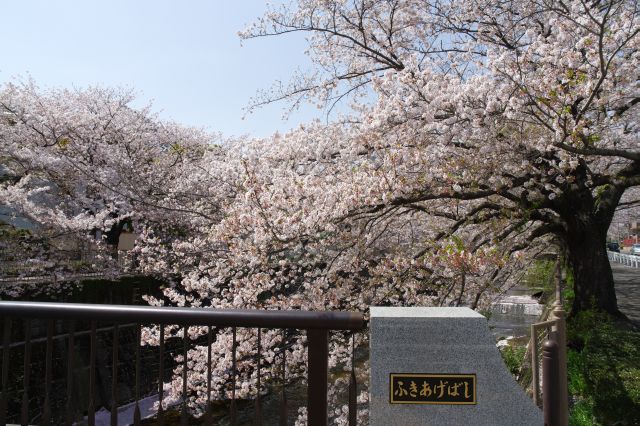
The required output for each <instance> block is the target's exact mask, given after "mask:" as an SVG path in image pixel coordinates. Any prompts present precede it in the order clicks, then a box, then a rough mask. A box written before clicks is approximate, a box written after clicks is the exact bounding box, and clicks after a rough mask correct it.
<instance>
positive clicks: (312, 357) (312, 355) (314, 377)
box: [307, 329, 329, 426]
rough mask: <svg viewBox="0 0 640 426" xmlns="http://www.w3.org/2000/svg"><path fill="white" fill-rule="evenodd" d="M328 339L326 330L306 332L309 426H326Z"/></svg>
mask: <svg viewBox="0 0 640 426" xmlns="http://www.w3.org/2000/svg"><path fill="white" fill-rule="evenodd" d="M328 337H329V333H328V331H327V330H326V329H309V330H307V342H308V343H309V349H308V351H309V353H308V357H309V364H308V368H307V370H308V374H309V383H308V387H307V416H308V425H309V426H327V381H328V372H329V371H328V361H329V360H328V357H329V340H328Z"/></svg>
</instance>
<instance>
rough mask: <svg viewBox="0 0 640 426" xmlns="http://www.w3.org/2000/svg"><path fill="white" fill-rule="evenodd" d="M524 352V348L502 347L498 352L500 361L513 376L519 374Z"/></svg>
mask: <svg viewBox="0 0 640 426" xmlns="http://www.w3.org/2000/svg"><path fill="white" fill-rule="evenodd" d="M526 350H527V348H526V347H525V346H504V347H503V348H502V349H501V350H500V353H501V354H502V359H503V360H504V363H505V364H506V366H507V368H508V369H509V372H510V373H511V374H512V375H513V376H518V374H519V373H520V369H521V367H522V362H523V360H524V354H525V352H526Z"/></svg>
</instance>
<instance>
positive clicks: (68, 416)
mask: <svg viewBox="0 0 640 426" xmlns="http://www.w3.org/2000/svg"><path fill="white" fill-rule="evenodd" d="M75 328H76V323H75V321H74V320H71V321H70V324H69V338H68V339H69V340H68V345H67V403H66V408H65V424H66V425H67V426H71V425H72V424H73V421H74V420H75V413H74V403H73V402H74V401H73V367H74V356H75V350H76V349H75V342H74V333H75Z"/></svg>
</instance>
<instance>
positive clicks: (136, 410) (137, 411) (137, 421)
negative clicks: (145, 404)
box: [133, 324, 142, 426]
mask: <svg viewBox="0 0 640 426" xmlns="http://www.w3.org/2000/svg"><path fill="white" fill-rule="evenodd" d="M141 327H142V325H141V324H136V389H135V393H136V395H135V397H136V406H135V408H134V410H133V424H134V426H139V425H140V421H141V420H142V419H141V416H140V403H139V401H140V345H141V344H142V342H141V341H140V340H141V337H142V331H141Z"/></svg>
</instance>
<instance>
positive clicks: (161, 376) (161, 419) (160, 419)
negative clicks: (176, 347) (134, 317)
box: [158, 324, 164, 426]
mask: <svg viewBox="0 0 640 426" xmlns="http://www.w3.org/2000/svg"><path fill="white" fill-rule="evenodd" d="M159 361H160V362H159V365H158V425H159V426H163V425H164V411H163V409H162V399H163V393H164V383H163V382H164V324H160V360H159Z"/></svg>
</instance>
